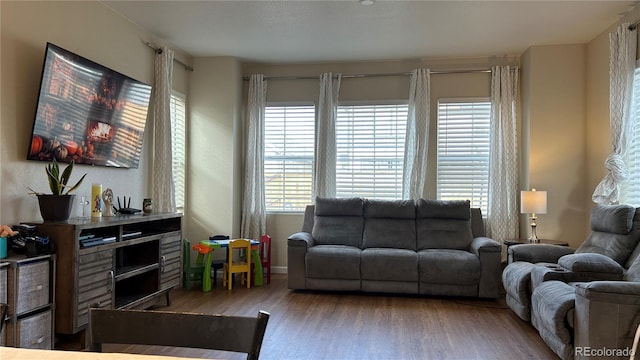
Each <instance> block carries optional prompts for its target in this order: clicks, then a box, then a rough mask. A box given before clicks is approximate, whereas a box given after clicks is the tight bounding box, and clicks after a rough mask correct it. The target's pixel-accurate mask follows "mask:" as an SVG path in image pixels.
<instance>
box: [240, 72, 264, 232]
mask: <svg viewBox="0 0 640 360" xmlns="http://www.w3.org/2000/svg"><path fill="white" fill-rule="evenodd" d="M266 101H267V81H266V80H265V79H264V75H262V74H254V75H251V78H250V79H249V95H248V99H247V121H246V123H247V129H246V134H245V144H247V148H246V151H245V159H244V162H245V165H244V166H245V168H244V192H243V196H244V198H243V200H242V223H241V234H240V235H241V236H242V237H243V238H248V239H259V238H260V235H262V234H265V233H266V230H267V225H266V221H267V219H266V205H265V200H264V113H265V108H266Z"/></svg>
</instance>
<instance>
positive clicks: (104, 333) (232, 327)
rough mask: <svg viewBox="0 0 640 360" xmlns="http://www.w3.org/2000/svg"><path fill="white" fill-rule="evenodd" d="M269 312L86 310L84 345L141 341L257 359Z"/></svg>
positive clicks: (95, 346)
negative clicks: (86, 320) (220, 312)
mask: <svg viewBox="0 0 640 360" xmlns="http://www.w3.org/2000/svg"><path fill="white" fill-rule="evenodd" d="M268 320H269V313H267V312H264V311H260V312H259V314H258V316H257V317H243V316H227V315H209V314H197V313H178V312H167V311H147V310H111V309H97V308H91V309H89V330H88V339H87V340H88V344H89V349H90V350H92V351H101V348H102V346H101V345H102V344H108V343H115V344H142V345H159V346H174V347H188V348H201V349H212V350H223V351H234V352H242V353H247V354H248V355H247V359H257V358H258V355H259V353H260V348H261V346H262V340H263V338H264V333H265V331H266V326H267V322H268Z"/></svg>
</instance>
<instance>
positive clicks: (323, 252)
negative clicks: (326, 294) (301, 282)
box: [305, 245, 362, 280]
mask: <svg viewBox="0 0 640 360" xmlns="http://www.w3.org/2000/svg"><path fill="white" fill-rule="evenodd" d="M361 253H362V250H360V249H359V248H356V247H353V246H345V245H316V246H312V247H310V248H309V249H308V250H307V255H306V262H305V263H306V267H307V268H306V271H307V277H309V278H315V279H354V280H356V279H357V280H359V279H360V254H361Z"/></svg>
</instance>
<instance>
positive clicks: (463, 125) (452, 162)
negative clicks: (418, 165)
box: [437, 99, 491, 216]
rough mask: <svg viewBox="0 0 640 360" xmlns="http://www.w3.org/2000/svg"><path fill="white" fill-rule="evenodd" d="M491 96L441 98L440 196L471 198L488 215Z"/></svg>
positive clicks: (439, 124) (439, 111)
mask: <svg viewBox="0 0 640 360" xmlns="http://www.w3.org/2000/svg"><path fill="white" fill-rule="evenodd" d="M490 116H491V102H490V101H489V100H485V99H482V100H468V99H467V100H462V99H460V100H457V99H448V100H445V99H441V100H440V101H439V102H438V165H437V189H438V190H437V196H438V199H441V200H470V201H471V206H472V207H479V208H480V209H481V210H482V213H483V214H484V215H485V216H486V214H487V205H488V198H489V132H490V123H489V119H490Z"/></svg>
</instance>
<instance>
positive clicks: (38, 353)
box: [0, 346, 192, 360]
mask: <svg viewBox="0 0 640 360" xmlns="http://www.w3.org/2000/svg"><path fill="white" fill-rule="evenodd" d="M35 359H38V360H180V359H189V360H192V359H191V358H185V357H175V356H161V355H141V354H124V353H96V352H89V351H62V350H37V349H21V348H13V347H3V346H0V360H35Z"/></svg>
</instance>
